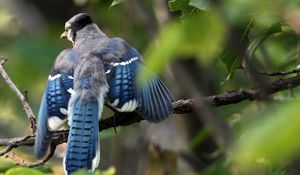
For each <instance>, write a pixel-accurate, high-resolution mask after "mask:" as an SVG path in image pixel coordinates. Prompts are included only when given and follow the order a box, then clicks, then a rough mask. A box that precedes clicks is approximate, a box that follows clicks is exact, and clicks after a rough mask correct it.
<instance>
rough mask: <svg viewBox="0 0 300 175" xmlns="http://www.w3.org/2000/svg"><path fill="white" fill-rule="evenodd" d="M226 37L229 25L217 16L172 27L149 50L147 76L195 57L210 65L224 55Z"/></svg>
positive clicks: (210, 13)
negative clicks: (170, 63) (183, 58)
mask: <svg viewBox="0 0 300 175" xmlns="http://www.w3.org/2000/svg"><path fill="white" fill-rule="evenodd" d="M225 37H226V28H225V25H224V23H223V21H222V20H221V18H220V16H219V15H218V13H216V12H209V13H206V14H204V15H201V16H200V17H196V18H191V19H189V20H184V21H182V23H178V22H177V23H176V22H174V23H171V24H169V25H168V26H166V27H165V28H163V30H162V31H161V33H160V34H159V35H158V36H157V38H156V39H155V40H154V42H153V43H152V45H150V47H149V48H148V49H147V50H146V54H145V59H146V60H147V62H148V64H147V69H146V70H145V71H144V73H145V74H143V75H144V76H146V77H147V76H149V75H150V72H152V71H155V72H160V71H162V69H163V68H164V67H165V66H166V65H167V64H168V63H169V62H170V61H172V60H174V59H176V58H180V57H195V58H198V59H199V61H201V62H203V63H207V62H209V61H210V60H211V58H213V57H215V56H216V55H218V54H219V53H220V52H221V49H222V44H223V41H224V39H225ZM140 78H142V77H140ZM142 79H143V78H142Z"/></svg>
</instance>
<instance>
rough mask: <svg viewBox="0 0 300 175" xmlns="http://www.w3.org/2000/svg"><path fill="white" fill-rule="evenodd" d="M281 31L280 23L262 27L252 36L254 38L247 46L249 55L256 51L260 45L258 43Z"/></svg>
mask: <svg viewBox="0 0 300 175" xmlns="http://www.w3.org/2000/svg"><path fill="white" fill-rule="evenodd" d="M278 32H281V25H280V24H279V23H276V24H274V25H272V26H271V27H269V28H266V29H263V30H261V31H260V32H258V34H257V35H256V36H255V37H254V40H253V41H251V43H250V44H249V46H248V49H247V52H248V53H249V55H250V57H251V56H252V55H253V53H254V52H255V51H256V49H257V48H258V47H259V46H260V44H261V43H262V42H263V41H264V40H265V39H267V38H268V37H269V36H270V35H273V34H275V33H278Z"/></svg>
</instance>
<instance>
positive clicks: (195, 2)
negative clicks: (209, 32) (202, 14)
mask: <svg viewBox="0 0 300 175" xmlns="http://www.w3.org/2000/svg"><path fill="white" fill-rule="evenodd" d="M189 5H191V6H194V7H196V8H198V9H200V10H203V11H206V10H208V8H209V1H208V0H190V2H189Z"/></svg>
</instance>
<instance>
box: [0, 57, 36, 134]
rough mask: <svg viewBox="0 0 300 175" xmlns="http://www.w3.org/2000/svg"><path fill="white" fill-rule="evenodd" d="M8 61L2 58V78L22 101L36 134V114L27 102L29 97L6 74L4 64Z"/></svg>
mask: <svg viewBox="0 0 300 175" xmlns="http://www.w3.org/2000/svg"><path fill="white" fill-rule="evenodd" d="M6 61H7V59H6V58H4V57H0V75H1V76H2V78H3V79H4V81H5V82H6V84H7V85H8V86H9V88H10V89H11V90H12V91H13V92H14V93H15V94H16V96H17V97H18V99H19V100H20V101H21V103H22V105H23V109H24V111H25V112H26V114H27V117H28V120H29V122H30V127H31V129H32V133H35V129H36V120H35V116H34V114H33V112H32V109H31V107H30V104H29V102H28V100H27V97H26V96H25V95H23V94H22V93H21V92H20V90H19V89H18V88H17V86H16V85H15V84H14V83H13V82H12V80H11V79H10V78H9V76H8V75H7V73H6V71H5V70H4V67H3V65H4V63H5V62H6ZM25 94H26V93H25Z"/></svg>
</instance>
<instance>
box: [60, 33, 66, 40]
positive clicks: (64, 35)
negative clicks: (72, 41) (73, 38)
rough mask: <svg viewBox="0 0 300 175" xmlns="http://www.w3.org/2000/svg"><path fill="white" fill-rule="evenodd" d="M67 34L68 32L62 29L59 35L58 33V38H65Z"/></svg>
mask: <svg viewBox="0 0 300 175" xmlns="http://www.w3.org/2000/svg"><path fill="white" fill-rule="evenodd" d="M67 36H68V33H67V32H66V31H64V32H63V33H62V34H61V35H60V38H61V39H63V38H67Z"/></svg>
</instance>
